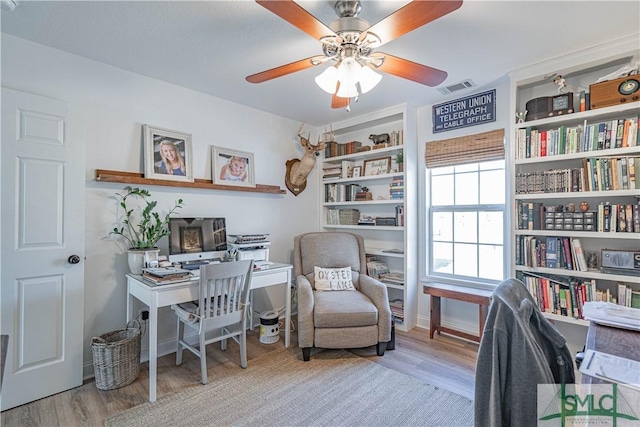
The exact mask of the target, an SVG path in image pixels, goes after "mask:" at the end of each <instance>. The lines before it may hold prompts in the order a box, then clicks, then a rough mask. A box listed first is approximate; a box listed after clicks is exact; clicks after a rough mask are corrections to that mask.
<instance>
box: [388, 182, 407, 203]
mask: <svg viewBox="0 0 640 427" xmlns="http://www.w3.org/2000/svg"><path fill="white" fill-rule="evenodd" d="M389 196H390V197H391V198H392V199H404V177H403V176H394V177H393V178H392V179H391V182H390V183H389Z"/></svg>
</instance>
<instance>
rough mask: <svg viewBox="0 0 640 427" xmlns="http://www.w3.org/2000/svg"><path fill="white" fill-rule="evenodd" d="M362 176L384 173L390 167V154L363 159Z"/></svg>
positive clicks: (387, 171)
mask: <svg viewBox="0 0 640 427" xmlns="http://www.w3.org/2000/svg"><path fill="white" fill-rule="evenodd" d="M363 168H364V176H371V175H384V174H387V173H389V170H390V169H391V156H388V157H380V158H377V159H369V160H365V161H364V165H363Z"/></svg>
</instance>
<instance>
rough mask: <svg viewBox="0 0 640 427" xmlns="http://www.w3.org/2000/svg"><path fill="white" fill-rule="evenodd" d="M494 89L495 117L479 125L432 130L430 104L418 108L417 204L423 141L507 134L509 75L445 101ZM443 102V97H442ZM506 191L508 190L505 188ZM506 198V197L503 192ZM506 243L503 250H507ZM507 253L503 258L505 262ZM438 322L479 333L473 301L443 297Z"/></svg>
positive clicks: (422, 218) (423, 309)
mask: <svg viewBox="0 0 640 427" xmlns="http://www.w3.org/2000/svg"><path fill="white" fill-rule="evenodd" d="M492 89H495V90H496V121H495V122H491V123H487V124H482V125H478V126H471V127H467V128H463V129H458V130H452V131H448V132H439V133H436V134H434V133H433V114H432V106H427V107H422V108H419V109H418V147H417V150H418V152H417V156H418V159H420V161H419V162H418V186H419V188H418V195H419V197H420V198H421V200H419V201H418V206H426V203H427V200H426V197H427V194H428V189H427V182H426V170H427V168H426V166H425V163H424V160H423V159H424V154H425V144H426V143H429V142H431V141H437V140H441V139H449V138H456V137H460V136H466V135H473V134H476V133H482V132H488V131H491V130H495V129H505V138H508V135H509V130H508V129H509V123H511V117H510V116H511V113H510V112H509V99H510V94H509V90H510V89H509V79H508V78H506V77H503V78H501V79H499V80H497V81H495V82H494V83H492V84H489V85H487V86H484V87H481V88H476V89H475V90H474V91H472V92H470V91H465V92H464V93H462V94H459V95H452V96H451V97H450V98H449V99H448V100H447V101H449V100H454V99H458V98H463V97H465V96H469V95H473V94H476V93H481V92H486V91H489V90H492ZM443 102H445V101H443ZM506 148H507V152H506V154H505V156H506V157H507V158H509V151H508V144H507V147H506ZM507 192H508V190H507ZM505 200H508V198H506V195H505ZM418 221H419V223H420V224H428V223H429V221H428V219H427V212H426V209H423V210H422V211H421V212H419V216H418ZM428 231H429V230H428V229H427V226H426V225H425V226H424V227H422V229H421V230H420V233H421V235H420V236H419V237H420V238H419V241H420V247H419V251H418V257H419V265H420V270H419V277H420V278H422V279H423V281H424V279H425V274H426V258H427V248H428V244H427V233H428ZM506 249H507V248H506V247H505V253H506ZM508 259H509V258H508V257H507V258H506V260H507V261H505V263H508ZM441 322H442V324H443V326H448V327H450V328H454V329H457V330H460V331H463V332H467V333H469V334H472V335H477V334H478V306H477V305H475V304H470V303H465V302H459V301H452V300H446V299H444V300H443V301H442V318H441ZM418 326H419V327H423V328H428V327H429V296H428V295H425V294H424V293H423V292H422V285H420V286H419V292H418Z"/></svg>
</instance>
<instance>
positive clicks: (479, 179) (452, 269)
mask: <svg viewBox="0 0 640 427" xmlns="http://www.w3.org/2000/svg"><path fill="white" fill-rule="evenodd" d="M427 173H428V174H429V176H430V180H429V182H430V189H429V196H430V197H427V200H428V201H429V210H428V212H429V215H428V220H429V222H430V224H429V227H428V229H429V236H428V237H429V239H428V242H429V260H428V262H427V266H428V274H429V275H431V276H441V277H447V278H451V279H461V280H475V281H486V282H498V281H501V280H502V279H503V275H504V254H503V247H504V240H503V239H504V228H503V223H504V210H505V161H504V159H501V160H493V161H485V162H479V163H469V164H464V165H455V166H443V167H435V168H432V169H429V170H428V172H427Z"/></svg>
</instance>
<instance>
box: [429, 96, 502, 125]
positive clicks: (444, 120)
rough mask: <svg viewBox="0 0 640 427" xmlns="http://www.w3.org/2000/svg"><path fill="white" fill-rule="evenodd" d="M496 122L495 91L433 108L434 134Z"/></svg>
mask: <svg viewBox="0 0 640 427" xmlns="http://www.w3.org/2000/svg"><path fill="white" fill-rule="evenodd" d="M495 121H496V90H495V89H493V90H490V91H488V92H483V93H479V94H476V95H471V96H467V97H466V98H460V99H456V100H453V101H449V102H445V103H442V104H438V105H434V106H433V133H438V132H444V131H448V130H453V129H459V128H464V127H467V126H475V125H479V124H483V123H489V122H495Z"/></svg>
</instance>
